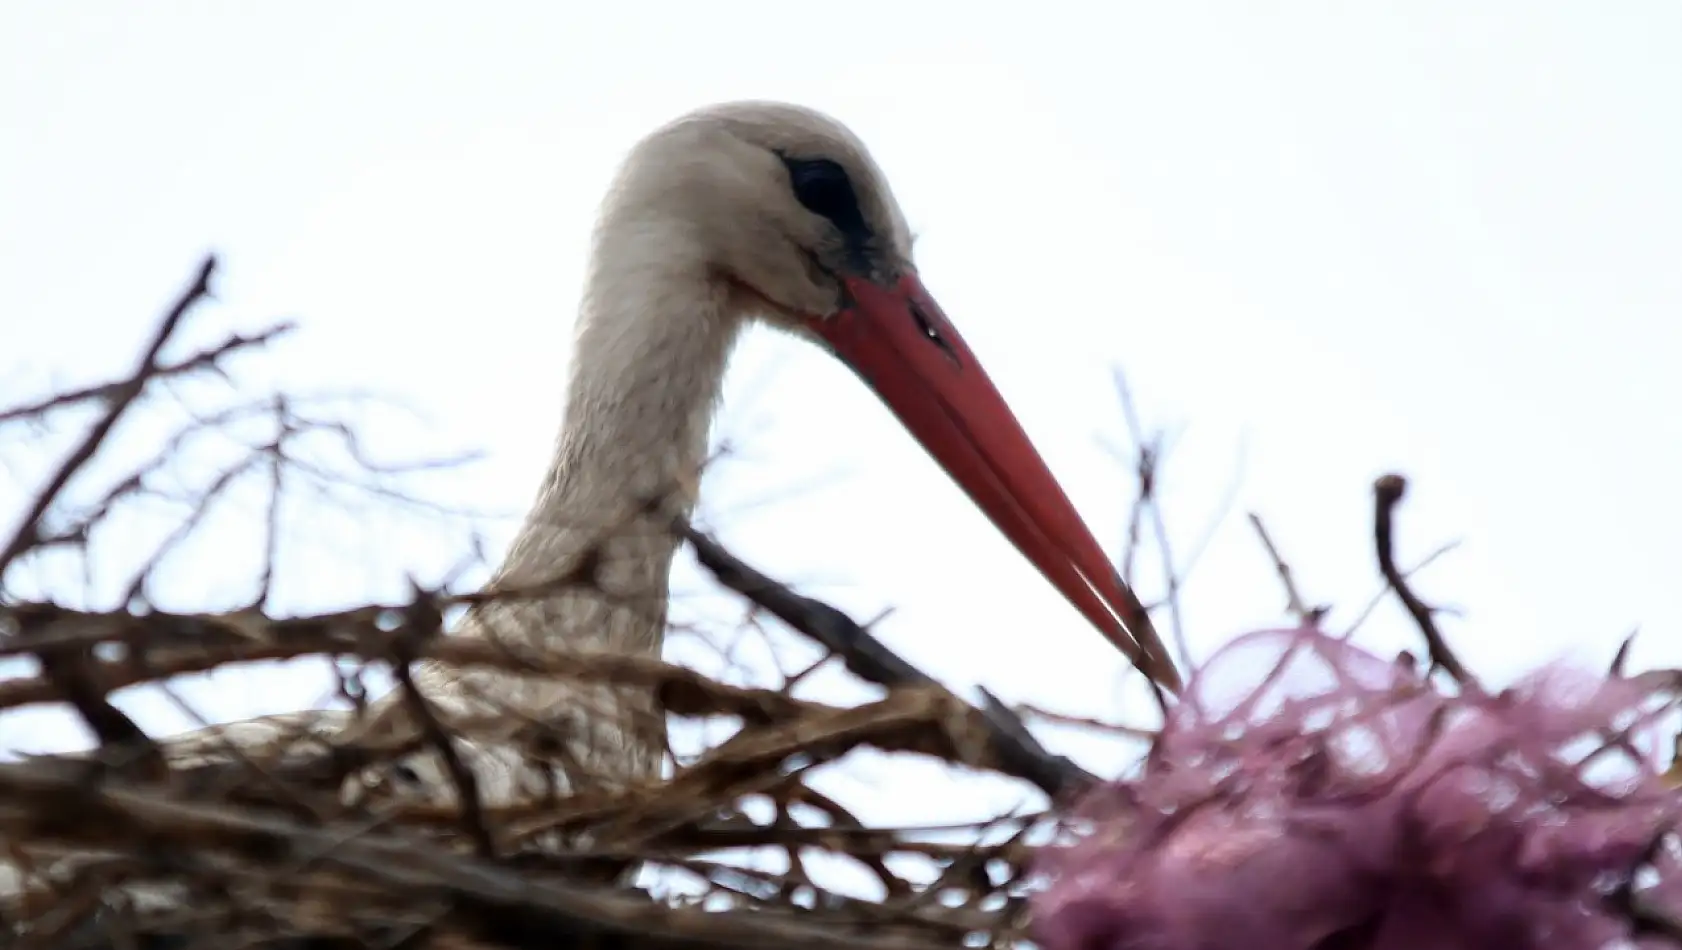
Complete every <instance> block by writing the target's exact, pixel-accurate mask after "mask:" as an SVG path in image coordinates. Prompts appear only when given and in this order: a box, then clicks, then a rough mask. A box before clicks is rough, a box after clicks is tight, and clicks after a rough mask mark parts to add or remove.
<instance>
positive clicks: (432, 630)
mask: <svg viewBox="0 0 1682 950" xmlns="http://www.w3.org/2000/svg"><path fill="white" fill-rule="evenodd" d="M404 619H405V620H406V621H407V623H406V624H405V628H406V629H405V630H404V634H405V635H404V636H400V637H398V638H397V639H396V647H397V657H396V662H395V663H394V664H392V675H393V676H395V677H396V678H397V688H398V689H400V690H402V695H403V705H404V706H406V707H407V708H408V710H409V713H410V715H412V716H414V718H415V722H416V724H417V725H418V726H419V727H420V732H421V736H422V737H423V738H425V739H426V741H427V742H428V743H429V744H431V745H432V747H433V748H434V749H436V750H437V751H438V757H439V758H440V759H442V760H443V762H444V770H445V772H447V773H448V774H449V776H450V781H451V782H453V783H454V784H455V787H456V797H457V798H458V799H459V800H460V802H461V819H462V825H463V828H464V830H465V831H466V832H467V836H468V838H469V839H470V840H472V842H473V846H474V847H475V848H476V849H477V850H478V852H479V854H480V856H481V857H485V858H495V857H496V840H495V839H494V838H493V837H492V836H491V831H490V826H489V825H488V824H486V823H485V805H484V802H483V801H482V800H481V799H480V797H479V779H478V776H476V775H474V774H473V770H472V769H470V768H468V767H467V765H466V763H464V762H462V760H461V756H460V755H459V754H458V753H457V752H456V747H455V740H454V739H453V738H451V736H450V734H449V733H447V732H445V731H444V727H443V725H442V724H441V723H439V722H438V717H437V716H435V715H433V712H432V704H431V703H429V702H427V699H426V696H425V695H423V694H422V693H421V691H420V688H419V687H418V686H416V685H415V677H414V663H415V660H416V659H417V655H418V653H419V649H420V646H421V645H422V644H424V643H425V642H426V641H428V640H431V639H435V638H436V637H437V636H438V635H439V634H440V633H441V632H442V630H443V627H444V617H443V614H442V612H441V611H439V609H438V605H437V604H435V603H433V602H432V601H431V600H430V599H429V598H428V597H427V595H426V591H424V590H422V589H421V588H420V587H418V586H417V587H416V588H415V592H414V601H413V603H412V604H411V605H410V607H409V610H408V611H407V616H406V617H405V618H404Z"/></svg>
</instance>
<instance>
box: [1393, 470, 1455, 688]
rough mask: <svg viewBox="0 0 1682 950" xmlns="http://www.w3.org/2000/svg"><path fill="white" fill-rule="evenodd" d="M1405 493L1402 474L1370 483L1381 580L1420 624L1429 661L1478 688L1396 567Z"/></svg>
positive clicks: (1428, 609) (1425, 605) (1422, 602)
mask: <svg viewBox="0 0 1682 950" xmlns="http://www.w3.org/2000/svg"><path fill="white" fill-rule="evenodd" d="M1405 494H1407V479H1406V478H1404V477H1403V476H1401V475H1397V474H1389V475H1384V476H1382V477H1380V478H1379V479H1378V481H1376V482H1374V483H1373V497H1374V499H1375V500H1376V505H1375V512H1374V517H1373V540H1374V541H1375V542H1376V545H1377V548H1378V569H1379V571H1380V572H1382V573H1383V574H1384V580H1385V582H1386V583H1388V584H1389V585H1390V588H1391V589H1392V590H1394V591H1395V592H1396V596H1397V597H1399V598H1401V601H1402V605H1403V606H1404V607H1406V608H1407V612H1408V613H1409V614H1411V615H1412V616H1413V621H1414V623H1416V624H1418V625H1419V632H1420V633H1421V634H1422V635H1424V637H1425V647H1426V649H1427V650H1428V651H1429V653H1430V658H1431V665H1432V666H1433V667H1441V668H1442V669H1443V670H1444V671H1445V672H1447V673H1448V675H1449V676H1452V677H1454V680H1455V682H1457V683H1459V684H1460V685H1461V686H1463V687H1467V688H1471V689H1481V687H1480V686H1479V685H1478V681H1477V678H1476V677H1474V676H1473V675H1472V671H1471V670H1468V669H1467V668H1466V666H1465V664H1463V663H1461V662H1460V658H1459V657H1458V656H1455V654H1454V651H1453V650H1452V649H1451V648H1450V647H1449V645H1448V641H1447V640H1445V639H1444V638H1443V635H1442V631H1440V630H1438V629H1437V621H1436V619H1435V618H1434V617H1433V616H1432V615H1431V607H1430V606H1429V605H1427V604H1426V603H1425V602H1424V601H1423V600H1420V599H1419V595H1418V594H1415V593H1414V592H1413V588H1411V587H1409V586H1408V581H1407V577H1406V576H1404V575H1403V574H1402V572H1401V569H1400V568H1398V567H1396V553H1395V524H1394V519H1395V512H1396V505H1397V504H1398V503H1399V502H1400V501H1401V500H1402V496H1403V495H1405Z"/></svg>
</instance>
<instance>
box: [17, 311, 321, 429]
mask: <svg viewBox="0 0 1682 950" xmlns="http://www.w3.org/2000/svg"><path fill="white" fill-rule="evenodd" d="M296 329H297V324H295V323H292V322H290V321H284V322H281V323H277V324H274V325H273V326H268V327H264V328H263V329H261V330H259V331H257V332H256V333H253V334H250V335H249V336H247V335H244V334H234V335H232V336H229V337H228V338H227V339H225V340H223V341H222V342H221V343H218V344H216V345H215V346H213V347H210V348H209V349H205V350H200V351H199V352H197V353H194V354H193V355H192V356H189V357H187V358H186V359H182V360H177V361H175V362H173V363H164V364H162V365H160V366H158V367H157V368H156V369H155V370H153V372H152V374H151V377H150V378H151V379H153V380H162V379H170V378H173V377H176V376H186V375H188V374H190V373H195V372H198V371H200V370H215V369H217V368H218V366H217V364H218V363H220V362H221V360H222V358H223V357H225V356H227V355H228V354H230V353H233V352H234V351H236V350H246V349H251V348H252V347H259V346H266V345H267V344H270V343H273V342H274V341H275V340H278V339H280V338H281V337H282V336H285V335H286V334H288V333H291V332H292V331H293V330H296ZM133 382H134V381H133V380H132V379H119V380H114V381H112V382H106V383H97V384H95V385H92V386H83V387H82V388H80V389H70V390H65V391H64V392H60V393H55V394H53V395H51V396H48V397H46V398H44V399H39V400H36V401H35V402H27V403H23V404H21V405H16V406H12V407H10V408H7V409H0V424H6V423H12V422H21V421H23V420H25V419H38V418H40V417H42V416H45V415H47V414H48V413H50V412H53V411H55V410H59V409H68V408H70V407H71V406H78V405H81V404H82V403H85V402H110V401H112V400H115V399H117V398H118V397H120V396H121V395H122V394H123V393H125V392H127V391H128V388H129V387H130V386H132V385H133Z"/></svg>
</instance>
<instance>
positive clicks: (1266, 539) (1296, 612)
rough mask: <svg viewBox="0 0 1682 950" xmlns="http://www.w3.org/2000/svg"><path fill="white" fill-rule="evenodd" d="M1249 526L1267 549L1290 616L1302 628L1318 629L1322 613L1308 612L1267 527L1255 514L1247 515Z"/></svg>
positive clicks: (1288, 565) (1287, 565)
mask: <svg viewBox="0 0 1682 950" xmlns="http://www.w3.org/2000/svg"><path fill="white" fill-rule="evenodd" d="M1249 517H1250V526H1251V527H1253V528H1255V529H1256V537H1258V538H1260V539H1261V543H1262V547H1264V548H1266V549H1267V556H1268V559H1269V560H1271V561H1272V562H1273V569H1274V571H1276V572H1278V574H1279V582H1280V583H1281V584H1283V585H1285V605H1286V607H1287V608H1289V609H1290V611H1291V614H1292V615H1293V616H1295V617H1296V618H1297V620H1298V621H1299V622H1300V623H1302V624H1303V625H1304V626H1311V627H1318V626H1319V625H1320V618H1321V617H1322V616H1323V615H1324V611H1320V610H1310V609H1309V608H1308V605H1307V603H1305V602H1304V601H1303V599H1302V594H1300V593H1298V591H1297V584H1296V579H1295V578H1294V577H1293V576H1292V574H1291V565H1290V564H1288V563H1286V561H1285V558H1284V556H1283V555H1281V554H1280V553H1279V548H1278V546H1277V545H1275V544H1274V543H1273V537H1272V535H1270V534H1268V533H1267V525H1265V524H1262V520H1261V516H1260V515H1258V514H1256V513H1255V512H1253V511H1252V512H1250V513H1249Z"/></svg>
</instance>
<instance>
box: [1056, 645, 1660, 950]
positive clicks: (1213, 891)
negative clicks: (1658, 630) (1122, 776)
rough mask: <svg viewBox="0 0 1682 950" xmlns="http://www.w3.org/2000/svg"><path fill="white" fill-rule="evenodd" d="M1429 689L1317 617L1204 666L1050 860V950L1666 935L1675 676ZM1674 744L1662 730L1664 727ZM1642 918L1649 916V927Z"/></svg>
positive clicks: (1246, 949) (1558, 941) (1649, 941)
mask: <svg viewBox="0 0 1682 950" xmlns="http://www.w3.org/2000/svg"><path fill="white" fill-rule="evenodd" d="M1661 685H1663V686H1664V687H1665V688H1664V689H1662V690H1661V689H1660V688H1657V687H1656V685H1655V681H1654V678H1653V677H1641V678H1633V679H1620V678H1608V677H1607V676H1605V675H1599V674H1590V673H1585V672H1581V671H1574V670H1571V669H1569V668H1566V667H1564V666H1558V665H1556V666H1550V667H1547V668H1545V669H1543V670H1541V671H1539V672H1537V673H1534V674H1532V675H1531V676H1529V677H1527V678H1526V679H1525V680H1524V681H1522V682H1520V683H1519V684H1517V685H1516V686H1514V687H1512V688H1510V689H1508V690H1505V691H1503V692H1500V693H1483V692H1480V691H1477V690H1475V689H1467V690H1462V691H1459V692H1458V693H1445V692H1444V691H1442V690H1439V689H1437V688H1435V687H1434V686H1433V685H1431V684H1429V683H1427V682H1426V681H1425V679H1424V678H1423V677H1422V676H1421V675H1420V674H1419V673H1417V672H1415V671H1414V670H1412V669H1411V668H1410V667H1408V666H1406V665H1404V664H1399V663H1396V662H1391V661H1388V660H1385V659H1382V658H1380V657H1377V656H1374V655H1373V654H1370V653H1367V652H1365V651H1362V650H1360V649H1358V648H1356V647H1353V646H1351V645H1349V644H1348V643H1346V642H1343V641H1341V640H1338V639H1335V638H1333V637H1330V636H1327V635H1325V634H1321V633H1319V632H1316V631H1313V630H1306V629H1303V630H1275V631H1265V632H1261V633H1255V634H1250V635H1248V636H1246V637H1243V638H1241V639H1239V640H1238V641H1236V642H1234V643H1233V644H1232V645H1230V646H1229V647H1227V648H1226V649H1225V650H1223V651H1222V652H1221V653H1220V654H1218V655H1217V656H1216V657H1215V658H1214V659H1212V660H1211V661H1210V662H1209V663H1208V664H1207V665H1205V666H1204V668H1203V669H1201V670H1200V671H1198V673H1197V675H1196V676H1195V677H1194V678H1193V680H1192V682H1191V684H1190V685H1189V686H1188V688H1187V690H1186V693H1185V697H1184V699H1183V700H1182V701H1181V702H1180V703H1179V704H1178V705H1177V706H1176V707H1175V709H1174V710H1173V712H1172V713H1171V714H1170V717H1169V721H1168V723H1167V726H1166V728H1165V729H1164V730H1163V733H1162V736H1161V738H1160V740H1159V741H1158V742H1157V744H1156V746H1155V748H1154V749H1153V750H1152V753H1151V755H1150V757H1149V758H1148V759H1147V761H1146V763H1145V764H1144V766H1143V768H1142V774H1141V776H1140V777H1138V778H1135V779H1132V780H1128V781H1124V782H1119V783H1116V784H1113V785H1109V786H1106V787H1104V788H1102V789H1100V790H1098V791H1097V792H1096V793H1094V794H1092V795H1091V796H1089V797H1088V798H1087V800H1085V801H1084V802H1082V803H1081V804H1080V806H1079V807H1078V808H1077V809H1076V811H1075V814H1074V816H1073V817H1072V818H1071V820H1070V832H1071V834H1072V836H1073V842H1072V843H1069V844H1059V845H1057V846H1055V847H1052V848H1049V849H1047V850H1046V851H1045V852H1044V854H1043V856H1042V858H1041V860H1040V864H1039V867H1038V870H1039V871H1040V872H1041V873H1043V874H1044V875H1045V876H1046V887H1045V888H1044V889H1043V890H1042V891H1041V892H1040V893H1039V895H1038V896H1037V898H1036V904H1035V907H1034V918H1035V935H1034V936H1035V940H1036V942H1037V943H1039V944H1040V945H1041V946H1042V947H1044V948H1045V950H1494V948H1501V950H1530V948H1537V950H1541V948H1544V947H1545V948H1549V950H1601V948H1644V947H1677V946H1679V945H1682V944H1678V943H1677V942H1675V941H1674V939H1673V938H1671V937H1669V936H1666V935H1665V932H1666V931H1667V930H1674V927H1675V926H1676V921H1678V920H1682V870H1679V868H1678V861H1679V853H1678V851H1677V848H1676V845H1675V844H1674V842H1672V841H1671V834H1670V829H1671V828H1672V827H1673V825H1674V822H1675V819H1676V818H1677V813H1678V807H1679V805H1682V799H1679V798H1678V795H1677V793H1675V792H1673V791H1672V790H1671V789H1670V788H1669V786H1668V785H1667V784H1666V782H1665V781H1664V780H1663V779H1662V778H1661V777H1660V775H1659V771H1660V769H1661V768H1662V766H1663V764H1664V761H1665V759H1666V753H1668V751H1669V748H1670V739H1669V737H1668V736H1666V735H1665V734H1664V732H1663V730H1662V728H1661V727H1662V726H1664V725H1665V723H1664V721H1663V720H1664V717H1665V715H1666V714H1667V713H1666V710H1667V709H1669V708H1671V707H1668V706H1667V705H1666V702H1665V700H1666V699H1667V696H1668V694H1670V693H1671V690H1670V689H1669V686H1670V685H1671V684H1661ZM1670 734H1671V735H1674V726H1671V733H1670ZM1649 921H1652V922H1654V923H1648V922H1649Z"/></svg>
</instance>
